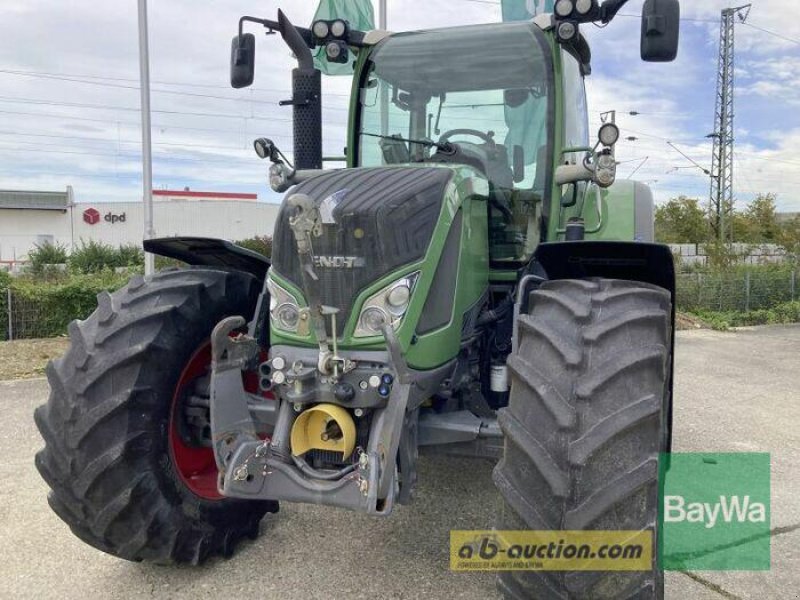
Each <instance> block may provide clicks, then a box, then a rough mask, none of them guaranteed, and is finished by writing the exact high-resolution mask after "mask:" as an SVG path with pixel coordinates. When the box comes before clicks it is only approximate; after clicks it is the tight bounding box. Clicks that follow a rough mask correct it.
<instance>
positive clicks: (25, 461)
mask: <svg viewBox="0 0 800 600" xmlns="http://www.w3.org/2000/svg"><path fill="white" fill-rule="evenodd" d="M798 348H800V327H798V326H794V327H760V328H752V329H746V330H739V331H736V332H732V333H718V332H714V331H708V330H701V331H687V332H681V333H679V334H678V345H677V355H676V361H677V362H676V401H675V402H676V403H675V406H676V413H675V450H676V451H684V452H688V451H709V450H712V451H740V452H741V451H768V452H771V453H772V481H773V490H772V511H771V514H772V527H773V533H774V535H773V538H772V569H771V571H766V572H733V573H725V572H703V573H690V574H684V573H668V574H667V598H668V599H669V600H672V599H676V600H720V599H726V600H742V599H749V598H758V599H759V600H771V599H785V598H798V597H800V596H798V590H800V503H799V502H798V501H797V498H798V497H800V471H798V469H797V465H798V463H800V433H798V430H799V428H798V424H800V393H799V392H798V390H799V389H800V371H799V370H798V366H800V362H798ZM46 397H47V384H46V381H44V380H43V379H31V380H27V381H15V382H6V383H1V382H0V409H2V411H3V414H4V417H5V418H4V419H3V420H2V422H0V453H2V456H3V457H4V459H3V461H0V477H2V480H3V481H4V482H5V483H6V485H5V486H3V487H2V488H0V540H2V543H1V544H0V581H2V582H3V584H2V587H0V597H2V598H25V599H27V598H32V599H33V598H35V599H36V600H48V599H54V600H55V599H58V600H72V599H74V600H86V599H87V598H103V599H133V598H153V597H156V598H169V599H176V600H177V599H184V598H185V599H192V600H195V599H197V598H234V597H240V598H263V599H267V600H273V599H275V600H316V599H319V600H322V599H326V600H330V599H345V598H347V599H370V600H372V599H380V600H383V599H391V600H399V599H407V600H411V599H414V600H416V599H418V598H430V599H433V600H439V599H441V600H451V599H465V600H479V599H481V600H482V599H489V600H497V598H498V597H497V594H496V592H495V589H494V581H493V577H492V576H491V575H488V574H461V573H452V572H450V570H449V569H448V548H447V539H448V532H449V531H450V529H459V528H481V527H487V526H490V525H491V523H492V522H493V519H494V512H495V510H496V509H497V506H498V499H497V494H496V493H495V490H494V487H493V485H492V482H491V479H490V473H491V464H489V463H488V462H486V461H482V460H469V459H458V458H449V457H445V456H430V455H428V456H423V457H422V460H421V464H420V488H419V492H418V496H417V499H416V502H415V503H414V504H412V505H411V506H406V507H399V509H398V510H397V511H396V512H395V514H394V515H392V516H391V517H390V518H388V519H377V518H370V517H366V516H362V515H356V514H353V513H350V512H347V511H343V510H334V509H325V508H321V507H316V506H307V505H296V504H288V503H287V504H284V505H282V506H281V512H280V513H279V514H278V515H275V516H268V517H267V518H266V519H265V520H264V522H263V524H262V528H261V537H260V538H259V540H258V541H256V542H248V543H245V544H243V545H242V547H241V548H240V551H239V552H238V554H237V556H236V557H235V558H234V559H232V560H229V561H225V560H221V559H220V560H213V561H211V562H210V563H209V564H208V565H206V566H204V567H202V568H197V569H191V568H166V567H156V566H152V565H146V564H133V563H128V562H124V561H121V560H117V559H115V558H113V557H111V556H108V555H105V554H102V553H100V552H98V551H96V550H94V549H92V548H90V547H88V546H86V545H85V544H83V543H82V542H80V541H79V540H78V539H77V538H75V537H74V536H73V535H72V534H71V533H70V531H69V530H68V528H67V527H66V526H65V525H64V524H63V523H62V522H61V521H60V520H59V519H58V518H57V517H56V516H55V515H54V514H53V513H52V511H51V510H50V509H49V507H48V506H47V502H46V500H45V497H46V491H47V490H46V486H45V484H44V482H43V481H42V479H41V478H40V477H39V475H38V473H37V472H36V470H35V468H34V466H33V455H34V453H35V452H36V451H37V450H38V449H39V447H40V445H41V440H40V438H39V436H38V434H37V432H36V430H35V426H34V424H33V420H32V413H33V409H34V408H35V407H36V406H37V405H38V404H40V403H42V402H44V401H45V399H46Z"/></svg>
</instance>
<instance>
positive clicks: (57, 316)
mask: <svg viewBox="0 0 800 600" xmlns="http://www.w3.org/2000/svg"><path fill="white" fill-rule="evenodd" d="M127 281H128V276H127V275H120V274H117V273H114V272H112V271H105V272H103V273H99V274H82V275H73V276H71V277H70V278H69V279H67V280H65V281H61V282H46V281H37V280H32V279H25V278H16V279H13V280H11V281H10V282H8V283H7V284H6V289H7V288H8V286H10V287H11V297H12V303H13V306H12V326H13V328H14V338H15V339H22V338H41V337H54V336H58V335H63V334H65V333H66V331H67V325H69V323H70V321H72V320H74V319H85V318H86V317H88V316H89V315H90V314H91V313H92V312H93V311H94V309H95V308H96V307H97V294H99V293H100V292H102V291H104V290H109V291H114V290H117V289H119V288H121V287H122V286H124V285H125V284H126V283H127ZM0 287H2V283H1V282H0ZM2 294H3V299H2V301H0V319H3V320H4V323H3V324H2V325H0V332H2V334H3V335H2V339H8V327H7V322H8V311H7V309H8V307H7V304H6V291H5V290H2Z"/></svg>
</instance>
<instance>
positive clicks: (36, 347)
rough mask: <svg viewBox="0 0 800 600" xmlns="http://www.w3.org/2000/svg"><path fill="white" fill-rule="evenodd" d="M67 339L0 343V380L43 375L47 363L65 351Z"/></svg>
mask: <svg viewBox="0 0 800 600" xmlns="http://www.w3.org/2000/svg"><path fill="white" fill-rule="evenodd" d="M67 344H68V342H67V338H65V337H60V338H51V339H46V340H15V341H13V342H0V380H4V379H26V378H29V377H38V376H41V375H43V374H44V368H45V367H46V366H47V363H48V362H49V361H50V360H52V359H54V358H58V357H59V356H61V355H62V354H63V353H64V352H65V351H66V350H67Z"/></svg>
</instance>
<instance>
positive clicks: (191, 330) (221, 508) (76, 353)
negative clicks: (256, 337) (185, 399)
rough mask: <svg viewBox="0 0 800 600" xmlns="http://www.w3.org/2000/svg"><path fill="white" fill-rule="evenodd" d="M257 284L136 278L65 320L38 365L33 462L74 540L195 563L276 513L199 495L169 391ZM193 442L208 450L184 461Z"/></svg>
mask: <svg viewBox="0 0 800 600" xmlns="http://www.w3.org/2000/svg"><path fill="white" fill-rule="evenodd" d="M259 291H260V290H259V285H258V282H257V280H256V279H255V278H254V277H252V276H250V275H247V274H243V273H235V272H226V271H214V270H204V269H184V270H175V271H167V272H161V273H157V274H155V275H153V276H152V277H146V278H143V277H141V276H138V277H135V278H134V279H132V280H131V282H130V283H129V284H128V285H127V286H126V287H125V288H123V289H121V290H119V291H117V292H115V293H113V294H108V293H106V292H104V293H102V294H100V295H99V296H98V308H97V310H96V311H95V312H94V313H93V314H92V315H91V316H90V317H89V318H88V319H86V320H85V321H76V322H73V323H72V324H71V325H70V327H69V334H70V347H69V349H68V351H67V353H66V354H65V355H64V356H63V357H62V358H59V359H58V360H56V361H54V362H52V363H50V365H48V368H47V377H48V380H49V382H50V387H51V393H50V398H49V400H48V402H47V404H45V405H43V406H40V407H39V408H38V409H37V410H36V413H35V420H36V424H37V426H38V428H39V431H40V432H41V434H42V437H43V438H44V441H45V447H44V449H43V450H41V451H40V452H39V453H38V454H37V455H36V467H37V468H38V469H39V472H40V473H41V475H42V477H43V478H44V480H45V481H46V482H47V484H48V485H49V486H50V488H51V492H50V494H49V496H48V501H49V503H50V506H51V507H52V509H53V510H54V511H55V512H56V514H57V515H58V516H59V517H60V518H61V519H62V520H63V521H64V522H66V523H67V525H69V527H70V528H71V529H72V531H73V533H75V535H77V536H78V537H79V538H80V539H82V540H83V541H84V542H86V543H88V544H90V545H92V546H94V547H95V548H98V549H100V550H102V551H104V552H108V553H109V554H113V555H114V556H118V557H120V558H124V559H127V560H134V561H140V560H146V561H150V562H155V563H159V564H170V563H191V564H195V565H196V564H199V563H201V562H203V561H204V560H205V559H207V558H208V557H210V556H212V555H215V554H221V555H223V556H226V557H227V556H230V555H231V554H232V553H233V551H234V549H235V547H236V544H237V543H238V541H239V540H241V539H242V537H244V536H249V537H251V538H254V537H256V536H257V535H258V529H259V522H260V521H261V518H262V517H263V516H264V514H265V513H266V512H268V511H270V512H275V511H276V510H277V503H274V502H255V501H240V500H231V499H224V498H222V497H220V496H218V494H216V495H215V492H216V490H209V491H207V492H206V491H204V490H207V489H208V486H207V482H206V487H205V488H203V487H202V486H199V485H196V484H194V483H193V479H191V478H189V477H188V476H187V472H186V465H185V464H179V460H178V459H176V456H178V457H179V459H180V457H181V456H183V455H181V454H180V452H177V453H176V447H177V446H176V445H175V444H176V441H175V439H176V438H175V429H174V422H173V416H174V415H175V413H176V411H175V402H176V400H175V399H176V398H177V397H178V396H179V392H180V390H181V388H182V386H183V384H184V383H185V382H184V376H185V373H186V371H187V368H192V369H195V370H196V368H197V367H196V366H193V367H192V365H195V363H196V362H197V360H198V359H197V357H198V355H199V353H202V352H203V348H204V347H207V345H208V342H209V338H210V335H211V331H212V329H213V327H214V326H215V325H216V324H217V322H219V321H220V320H221V319H223V318H225V317H228V316H232V315H243V316H245V317H248V318H249V317H250V316H251V315H253V313H254V311H255V305H256V301H257V298H258V294H259ZM181 443H182V444H183V446H181V447H182V448H184V451H189V450H191V449H190V448H189V449H188V450H187V448H188V446H186V444H185V443H184V442H181ZM202 450H206V451H208V452H210V450H207V449H199V448H198V449H197V452H195V453H194V454H192V455H190V458H191V457H194V458H197V456H198V455H199V456H200V457H201V458H202V457H203V454H202ZM212 459H213V455H212ZM181 460H184V462H185V459H181Z"/></svg>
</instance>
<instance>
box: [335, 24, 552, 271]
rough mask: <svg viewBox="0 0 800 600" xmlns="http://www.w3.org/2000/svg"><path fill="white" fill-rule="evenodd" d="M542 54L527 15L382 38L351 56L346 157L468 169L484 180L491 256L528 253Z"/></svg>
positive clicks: (539, 194) (535, 225)
mask: <svg viewBox="0 0 800 600" xmlns="http://www.w3.org/2000/svg"><path fill="white" fill-rule="evenodd" d="M551 63H552V59H551V53H550V50H549V48H548V46H547V41H546V38H545V35H544V33H543V32H542V30H541V29H540V28H539V27H537V26H536V25H534V24H533V23H505V24H495V25H490V26H485V25H484V26H470V27H457V28H449V29H442V30H431V31H422V32H411V33H402V34H397V35H392V36H390V37H388V38H386V39H384V40H383V41H381V42H380V43H379V44H377V46H376V47H375V48H374V49H373V50H372V52H370V53H369V54H368V55H367V56H366V57H365V58H364V60H362V61H360V64H359V70H358V74H357V77H356V81H355V86H354V95H353V96H354V98H356V99H357V104H356V107H355V108H356V111H355V123H354V126H353V127H352V128H351V130H352V138H351V140H350V143H351V146H352V148H353V152H352V153H351V156H352V159H353V162H354V163H355V164H353V165H351V166H363V167H375V166H384V165H409V164H420V165H421V164H449V165H467V166H469V167H471V168H473V169H474V170H475V171H477V172H478V173H480V174H481V175H482V176H483V177H485V178H486V179H487V180H488V183H489V206H490V216H489V218H490V238H491V244H490V249H491V254H492V260H493V261H513V262H523V261H526V260H528V259H529V258H530V256H531V254H532V252H533V250H534V249H535V245H536V244H537V243H538V241H539V238H540V231H541V217H542V206H543V200H544V198H545V190H546V189H547V185H546V184H547V173H548V171H549V170H548V169H547V168H546V165H547V163H548V161H549V158H550V156H551V154H552V152H551V151H550V149H551V145H552V135H553V131H552V130H551V127H552V123H551V122H550V121H548V118H547V115H548V108H549V106H550V105H551V103H552V101H553V89H552V88H553V76H552V72H553V68H552V65H551Z"/></svg>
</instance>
